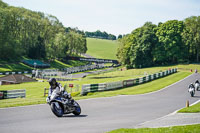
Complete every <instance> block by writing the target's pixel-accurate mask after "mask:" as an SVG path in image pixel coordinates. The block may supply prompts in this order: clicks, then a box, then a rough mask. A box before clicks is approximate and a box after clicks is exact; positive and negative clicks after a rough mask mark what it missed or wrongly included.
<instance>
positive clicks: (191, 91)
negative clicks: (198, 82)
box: [188, 87, 195, 97]
mask: <svg viewBox="0 0 200 133" xmlns="http://www.w3.org/2000/svg"><path fill="white" fill-rule="evenodd" d="M188 92H189V93H190V95H191V97H193V96H194V94H195V88H193V87H190V88H189V90H188Z"/></svg>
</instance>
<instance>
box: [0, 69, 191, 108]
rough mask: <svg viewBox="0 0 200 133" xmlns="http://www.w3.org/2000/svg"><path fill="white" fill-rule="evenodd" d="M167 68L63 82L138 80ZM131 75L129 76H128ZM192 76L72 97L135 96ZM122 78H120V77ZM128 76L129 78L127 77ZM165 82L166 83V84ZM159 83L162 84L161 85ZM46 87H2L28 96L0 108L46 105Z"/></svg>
mask: <svg viewBox="0 0 200 133" xmlns="http://www.w3.org/2000/svg"><path fill="white" fill-rule="evenodd" d="M166 69H167V68H164V67H160V68H159V67H155V68H146V69H132V70H126V71H119V70H116V71H112V72H108V73H103V74H100V75H91V76H89V77H87V78H84V79H81V80H79V81H73V82H72V81H68V82H61V84H62V85H63V86H64V84H69V83H73V84H78V85H79V86H81V85H82V84H91V83H103V82H112V81H119V80H123V79H127V78H131V75H132V78H136V77H141V76H143V75H142V73H143V74H144V71H145V72H148V73H154V72H158V71H161V70H166ZM128 74H129V75H128ZM189 74H191V73H190V72H183V71H182V72H178V73H176V74H172V75H169V76H167V77H164V78H161V79H158V80H155V81H152V82H148V83H145V84H143V85H138V86H134V87H129V88H124V89H120V90H116V91H106V92H96V93H89V94H88V96H80V95H79V94H80V91H81V89H80V90H79V92H77V93H72V96H74V95H76V96H75V97H74V98H75V99H86V98H94V97H109V96H116V95H133V94H142V93H147V92H152V91H155V90H159V89H161V88H163V87H165V86H167V85H170V84H172V83H174V82H176V81H178V80H180V79H183V78H184V77H186V76H188V75H189ZM119 75H120V76H121V77H118V76H119ZM125 75H127V77H126V76H125ZM164 81H165V82H164ZM166 81H167V82H166ZM158 83H162V84H159V85H158ZM44 87H46V88H48V87H49V85H48V83H47V82H31V83H22V84H16V85H3V86H0V90H14V89H26V93H27V96H26V98H18V99H4V100H0V107H12V106H19V105H31V104H38V103H45V97H44V96H43V95H44Z"/></svg>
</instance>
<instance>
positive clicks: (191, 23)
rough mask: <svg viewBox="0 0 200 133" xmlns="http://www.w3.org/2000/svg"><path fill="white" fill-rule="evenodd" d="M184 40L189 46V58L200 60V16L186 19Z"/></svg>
mask: <svg viewBox="0 0 200 133" xmlns="http://www.w3.org/2000/svg"><path fill="white" fill-rule="evenodd" d="M184 25H185V27H184V30H183V33H182V38H183V42H184V43H185V45H186V46H187V53H188V55H189V56H188V57H189V58H188V59H189V60H191V61H195V59H196V62H199V54H200V53H199V52H200V51H199V49H200V16H192V17H189V18H186V19H185V20H184Z"/></svg>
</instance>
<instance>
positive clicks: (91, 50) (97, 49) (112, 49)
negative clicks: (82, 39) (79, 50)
mask: <svg viewBox="0 0 200 133" xmlns="http://www.w3.org/2000/svg"><path fill="white" fill-rule="evenodd" d="M118 46H119V44H118V42H117V41H111V40H105V39H96V38H87V47H88V51H87V54H89V55H91V56H93V57H95V58H103V59H117V57H116V53H117V48H118Z"/></svg>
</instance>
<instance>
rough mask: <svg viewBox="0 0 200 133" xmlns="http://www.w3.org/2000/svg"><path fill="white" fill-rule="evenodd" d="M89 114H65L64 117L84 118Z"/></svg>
mask: <svg viewBox="0 0 200 133" xmlns="http://www.w3.org/2000/svg"><path fill="white" fill-rule="evenodd" d="M87 116H88V115H63V117H62V118H64V117H68V118H75V117H79V118H83V117H87Z"/></svg>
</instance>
